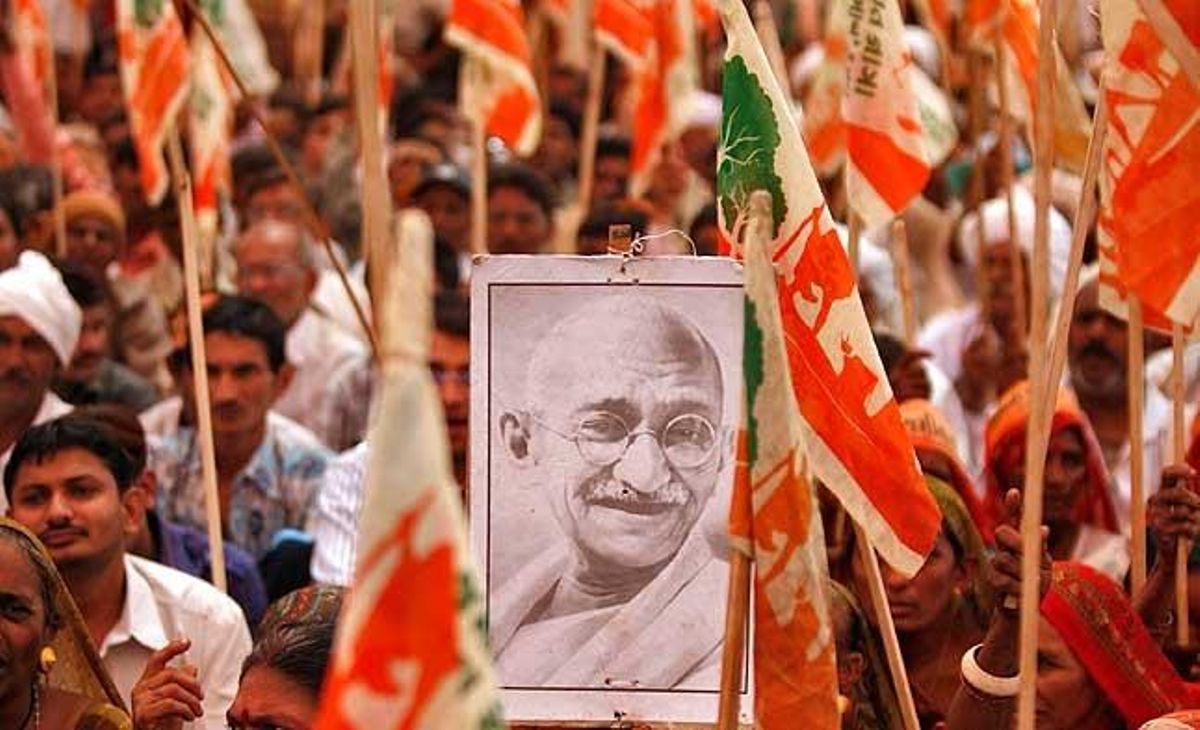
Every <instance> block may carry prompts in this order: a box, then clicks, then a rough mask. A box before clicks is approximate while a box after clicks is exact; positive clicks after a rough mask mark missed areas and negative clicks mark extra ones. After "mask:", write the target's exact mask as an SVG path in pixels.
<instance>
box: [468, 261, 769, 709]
mask: <svg viewBox="0 0 1200 730" xmlns="http://www.w3.org/2000/svg"><path fill="white" fill-rule="evenodd" d="M600 315H603V316H600ZM743 326H744V293H743V288H742V269H741V265H740V264H738V263H737V262H735V261H733V260H731V259H724V258H721V259H718V258H696V257H661V258H645V259H639V258H622V257H617V256H603V257H576V256H500V257H479V258H477V259H476V261H475V264H474V266H473V269H472V275H471V330H472V333H471V363H472V364H471V415H470V422H471V444H470V485H469V490H468V492H469V497H468V499H469V505H468V509H469V515H470V538H471V548H472V554H473V557H474V558H475V560H476V564H477V566H478V568H479V571H480V574H481V575H480V580H481V584H482V586H483V587H484V589H485V592H486V601H487V609H488V616H489V635H490V637H491V639H492V648H493V652H494V655H495V657H496V673H497V679H498V682H499V685H500V688H501V693H502V699H503V703H504V709H505V716H506V719H508V720H509V721H510V722H533V723H539V722H562V721H584V722H588V721H596V722H611V721H613V720H614V719H621V720H629V721H635V722H647V723H693V722H712V721H714V720H715V718H716V713H717V705H718V699H719V676H720V654H721V646H720V640H721V637H722V636H723V627H724V613H725V603H726V594H727V583H728V565H729V564H728V532H727V524H728V508H729V497H730V492H731V489H732V483H733V471H734V469H733V463H734V452H733V449H734V442H735V434H736V429H737V426H738V423H739V419H740V412H741V399H742V372H741V366H742V330H743ZM639 337H640V338H641V339H639ZM656 343H664V344H661V345H659V344H656ZM665 343H670V344H665ZM672 353H677V354H674V355H673V354H672ZM643 360H644V362H645V363H649V364H648V365H646V366H645V368H643V364H642V361H643ZM714 360H715V362H716V371H717V372H716V373H715V374H714V372H713V370H714V368H713V367H712V361H714ZM610 363H626V365H623V366H622V371H623V373H624V375H623V376H621V377H618V376H614V377H613V378H612V379H611V381H610V379H609V378H608V377H607V373H608V372H609V370H608V365H609V364H610ZM629 363H633V364H632V365H629ZM613 372H616V366H614V368H613ZM664 373H670V375H665V374H664ZM671 378H677V379H675V380H672V379H671ZM680 379H681V380H680ZM687 383H692V384H696V383H699V384H701V385H699V386H697V387H696V388H694V389H693V391H689V390H688V386H687ZM644 393H649V395H642V394H644ZM688 393H691V395H688ZM618 394H634V395H630V396H629V397H628V398H625V397H624V396H621V397H618ZM618 411H619V413H616V412H618ZM651 411H652V412H653V413H651ZM580 413H584V414H585V415H583V416H580V415H579V414H580ZM597 413H599V415H596V414H597ZM614 413H616V416H615V418H614V417H613V414H614ZM596 419H600V420H599V421H598V422H599V423H600V424H601V426H603V428H604V429H606V430H600V432H602V433H608V432H609V431H612V427H611V426H610V425H609V424H611V423H620V424H621V426H622V427H624V428H625V431H623V432H621V433H623V434H630V433H632V434H633V435H632V436H627V437H626V438H624V439H617V440H614V441H612V442H597V441H596V440H595V439H594V438H593V437H594V434H595V433H596V432H597V431H598V429H600V426H596V425H595V424H596V423H597V420H596ZM626 420H628V421H637V424H638V425H636V426H628V425H625V424H624V421H626ZM713 421H719V423H713ZM572 423H573V424H575V426H570V425H569V424H572ZM710 427H711V428H710ZM709 433H711V434H712V437H713V438H714V439H715V442H712V441H710V440H708V438H707V436H706V434H709ZM581 434H586V437H585V436H581ZM641 434H649V435H650V436H652V437H653V438H645V439H644V438H643V437H642V435H641ZM697 434H699V435H697ZM581 443H582V444H583V445H581ZM597 443H601V445H602V446H603V449H602V454H603V455H607V454H609V453H610V452H611V451H612V448H614V447H612V446H611V443H620V444H623V449H624V451H623V456H621V457H619V461H618V462H614V463H613V464H611V465H610V466H597V465H596V464H597V463H599V460H601V459H600V451H601V447H600V446H597V445H596V444H597ZM664 443H666V444H668V445H669V446H668V447H664V446H663V444H664ZM710 443H712V446H711V450H706V449H709V446H708V445H709V444H710ZM635 449H637V450H638V451H636V452H635ZM668 449H669V453H670V456H668ZM613 453H615V452H613ZM585 455H586V457H587V459H588V460H587V461H584V460H583V457H584V456H585ZM644 455H647V456H644ZM603 458H604V459H607V458H611V457H609V456H603ZM700 459H709V460H707V461H701V462H700V464H701V465H700V466H692V463H693V462H695V461H697V460H700ZM647 464H649V465H650V466H646V465H647ZM676 465H681V466H680V467H679V468H676ZM643 466H644V467H645V469H648V470H650V471H637V469H638V468H641V467H643ZM655 470H658V471H655ZM664 470H665V471H664ZM618 472H620V478H618V476H616V475H617V473H618ZM641 474H646V475H649V476H646V477H645V480H650V482H654V483H656V484H659V485H660V486H657V487H655V488H654V489H652V490H651V489H648V488H640V489H634V488H631V487H630V485H631V484H640V483H649V482H646V481H645V480H643V478H642V476H638V475H641ZM705 493H707V494H708V495H709V496H707V498H705V497H703V496H702V495H703V494H705ZM574 505H583V506H579V507H578V508H576V507H575V506H574ZM568 532H570V533H572V534H573V535H574V537H567V534H568ZM660 554H661V555H662V559H661V560H659V559H658V556H659V555H660ZM583 555H590V556H592V558H590V559H588V558H584V557H582V556H583ZM596 556H600V557H596ZM656 560H657V561H658V562H654V561H656ZM639 561H647V562H654V564H653V565H648V566H641V567H631V568H627V567H625V566H628V565H629V563H631V562H633V563H638V562H639ZM585 562H586V563H587V565H588V566H589V567H593V566H592V564H593V563H597V562H598V563H601V564H603V565H605V566H609V568H608V569H603V570H591V571H589V570H586V569H585V568H584V567H581V566H582V565H583V564H584V563H585ZM613 565H616V566H619V567H618V568H617V569H615V570H614V569H612V568H611V566H613ZM597 574H599V575H601V576H603V580H602V581H599V582H597V581H595V580H593V579H594V578H595V576H596V575H597ZM612 576H616V577H615V578H612ZM610 578H612V580H610ZM598 583H603V585H600V586H599V587H597V586H598ZM581 584H586V585H584V587H583V588H579V586H580V585H581ZM625 584H628V585H631V586H634V587H635V588H631V589H629V590H628V591H627V592H630V593H631V597H630V598H628V600H627V601H624V602H617V603H616V604H615V605H614V604H613V603H612V601H613V599H612V596H613V595H615V594H616V593H619V592H620V589H615V588H614V586H617V585H625ZM639 585H642V586H643V587H642V588H640V589H638V588H636V586H639ZM597 593H599V594H603V595H605V596H607V598H604V599H598V598H597V597H596V595H595V594H597ZM593 600H599V601H601V603H602V604H603V605H601V606H600V607H596V606H593V605H590V602H591V601H593ZM575 609H578V610H575ZM748 635H749V634H748ZM714 639H715V641H716V643H714ZM743 651H745V647H743ZM714 662H715V663H714ZM744 665H745V666H746V669H745V671H744V675H743V682H742V687H741V691H742V699H741V707H742V710H741V718H740V719H741V721H742V722H743V723H745V724H750V723H752V721H753V713H752V708H753V697H752V695H753V681H752V677H751V670H750V668H749V665H750V662H749V661H746V662H744ZM610 672H611V674H609V673H610Z"/></svg>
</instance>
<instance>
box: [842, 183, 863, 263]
mask: <svg viewBox="0 0 1200 730" xmlns="http://www.w3.org/2000/svg"><path fill="white" fill-rule="evenodd" d="M847 167H848V166H847ZM842 172H843V174H846V175H848V174H849V170H848V169H844V170H843V171H842ZM846 211H847V216H848V221H847V223H848V228H849V229H850V232H849V234H848V236H847V237H848V238H849V245H848V246H847V253H848V255H849V257H850V268H851V269H852V270H853V271H854V279H855V280H856V281H857V280H858V248H859V239H861V238H862V223H863V222H862V218H860V217H859V216H858V213H855V212H854V205H853V204H851V202H850V191H849V190H847V191H846Z"/></svg>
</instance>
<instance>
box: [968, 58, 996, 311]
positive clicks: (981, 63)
mask: <svg viewBox="0 0 1200 730" xmlns="http://www.w3.org/2000/svg"><path fill="white" fill-rule="evenodd" d="M969 53H970V55H969V56H968V57H967V60H968V63H969V64H970V67H969V71H968V73H969V74H970V87H969V90H968V95H969V96H968V102H969V106H968V110H969V113H970V117H971V120H970V122H971V148H972V152H973V154H972V162H973V163H974V165H975V169H974V170H972V171H971V182H970V186H971V187H970V198H971V201H972V204H973V205H974V206H975V210H976V213H975V217H976V218H977V220H976V226H975V251H976V255H975V271H974V272H973V274H974V277H975V297H976V300H977V301H978V302H979V320H980V321H981V322H987V321H989V320H990V319H991V311H990V309H991V307H990V297H989V296H988V288H989V286H990V284H989V282H988V278H987V274H986V269H984V267H983V253H984V245H985V239H984V235H983V201H984V200H986V199H987V189H986V185H985V180H984V178H985V176H986V174H987V173H986V169H987V156H986V155H985V154H984V153H983V148H982V145H981V140H982V137H983V131H984V129H986V128H987V120H986V119H985V117H984V112H985V106H986V105H985V103H984V101H985V97H984V92H985V90H986V88H987V82H986V77H987V74H986V73H985V70H986V69H985V66H986V63H987V57H986V56H985V55H984V54H983V53H980V52H978V51H974V50H972V51H969Z"/></svg>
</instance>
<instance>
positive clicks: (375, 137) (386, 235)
mask: <svg viewBox="0 0 1200 730" xmlns="http://www.w3.org/2000/svg"><path fill="white" fill-rule="evenodd" d="M377 17H378V13H377V12H376V6H375V0H354V2H351V3H349V18H348V20H349V29H348V30H349V33H350V38H349V42H350V48H351V54H352V55H351V60H352V62H351V64H350V66H351V72H352V74H353V78H354V121H355V124H356V126H357V127H358V148H359V154H360V158H359V164H360V165H361V166H362V170H363V186H362V201H361V202H362V219H363V251H364V252H367V251H369V252H370V256H369V260H370V261H372V262H373V264H372V266H371V285H372V290H373V291H376V292H383V291H385V290H386V288H387V281H388V276H389V274H390V272H391V269H392V256H391V255H390V252H391V251H392V250H393V247H392V246H391V245H390V243H391V219H392V198H391V195H390V193H389V192H388V185H387V173H386V172H385V171H384V169H383V161H384V154H383V133H382V132H381V131H380V129H379V65H378V62H377V59H378V58H379V55H378V53H377V49H376V45H377V44H378V42H379V33H378V32H377V31H376V28H375V21H376V18H377ZM384 299H385V298H384V297H382V296H376V297H375V299H374V302H375V306H376V311H375V321H376V322H379V321H380V319H379V317H380V314H381V312H380V309H379V308H380V307H381V306H382V304H383V302H384Z"/></svg>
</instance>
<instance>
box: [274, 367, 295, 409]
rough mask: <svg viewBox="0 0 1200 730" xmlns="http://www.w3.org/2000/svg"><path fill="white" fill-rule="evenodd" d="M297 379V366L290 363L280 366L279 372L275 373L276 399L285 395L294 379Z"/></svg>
mask: <svg viewBox="0 0 1200 730" xmlns="http://www.w3.org/2000/svg"><path fill="white" fill-rule="evenodd" d="M294 377H296V366H295V365H293V364H291V363H290V362H285V363H284V364H282V365H280V366H279V371H278V372H276V373H275V398H272V400H275V399H278V398H279V396H281V395H283V394H284V392H286V391H287V389H288V386H289V385H291V384H292V378H294Z"/></svg>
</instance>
